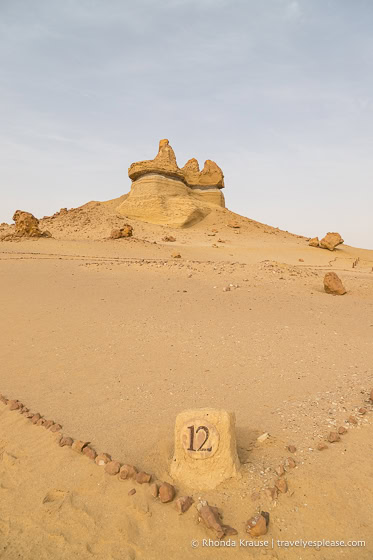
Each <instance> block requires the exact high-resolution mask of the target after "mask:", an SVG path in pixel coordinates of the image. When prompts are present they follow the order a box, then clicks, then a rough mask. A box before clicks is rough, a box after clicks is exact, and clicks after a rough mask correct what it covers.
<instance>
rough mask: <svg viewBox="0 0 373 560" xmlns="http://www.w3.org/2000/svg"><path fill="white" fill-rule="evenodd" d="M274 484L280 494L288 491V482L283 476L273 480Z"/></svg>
mask: <svg viewBox="0 0 373 560" xmlns="http://www.w3.org/2000/svg"><path fill="white" fill-rule="evenodd" d="M275 486H276V488H277V490H278V491H279V492H281V493H282V494H285V493H286V492H287V491H288V483H287V482H286V479H285V478H278V479H277V480H276V482H275Z"/></svg>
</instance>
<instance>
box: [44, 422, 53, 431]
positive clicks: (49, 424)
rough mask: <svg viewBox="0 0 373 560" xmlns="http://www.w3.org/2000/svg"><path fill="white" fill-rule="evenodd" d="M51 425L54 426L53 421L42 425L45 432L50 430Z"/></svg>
mask: <svg viewBox="0 0 373 560" xmlns="http://www.w3.org/2000/svg"><path fill="white" fill-rule="evenodd" d="M53 425H54V422H53V420H47V421H46V422H45V424H44V428H45V429H46V430H49V428H51V427H52V426H53Z"/></svg>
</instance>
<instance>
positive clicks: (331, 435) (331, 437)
mask: <svg viewBox="0 0 373 560" xmlns="http://www.w3.org/2000/svg"><path fill="white" fill-rule="evenodd" d="M336 441H341V438H340V437H339V435H338V432H329V435H328V442H329V443H335V442H336Z"/></svg>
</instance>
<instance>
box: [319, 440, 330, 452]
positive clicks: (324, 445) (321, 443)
mask: <svg viewBox="0 0 373 560" xmlns="http://www.w3.org/2000/svg"><path fill="white" fill-rule="evenodd" d="M317 449H318V450H319V451H324V449H328V446H327V445H326V443H324V442H320V443H318V444H317Z"/></svg>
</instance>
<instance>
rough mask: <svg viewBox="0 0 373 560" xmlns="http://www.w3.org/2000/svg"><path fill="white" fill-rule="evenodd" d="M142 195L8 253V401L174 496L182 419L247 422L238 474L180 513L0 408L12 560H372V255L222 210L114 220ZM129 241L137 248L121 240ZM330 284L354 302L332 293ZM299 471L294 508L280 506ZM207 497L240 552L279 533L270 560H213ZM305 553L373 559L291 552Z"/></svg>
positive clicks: (1, 468) (1, 473) (5, 535)
mask: <svg viewBox="0 0 373 560" xmlns="http://www.w3.org/2000/svg"><path fill="white" fill-rule="evenodd" d="M126 196H127V195H124V196H123V197H121V198H120V199H116V200H114V201H108V202H102V203H101V202H90V203H88V204H86V205H84V206H83V207H81V208H77V209H71V210H69V211H66V210H63V211H61V212H59V213H57V214H56V215H54V216H53V217H46V218H44V219H42V220H40V228H41V230H48V231H49V232H50V234H51V235H52V237H51V238H35V239H24V238H19V239H13V240H12V241H2V242H0V259H1V263H0V286H1V290H0V297H1V311H2V312H1V332H2V336H1V340H0V348H1V356H2V363H1V373H0V393H1V394H2V395H4V396H5V397H6V398H7V399H18V400H19V401H21V402H22V403H23V404H24V405H25V406H26V407H28V408H29V409H30V410H32V411H33V412H35V413H36V412H39V413H40V414H41V415H42V416H43V417H44V418H46V419H52V420H54V422H58V423H59V424H60V425H61V426H62V433H63V435H64V436H70V437H72V438H73V439H80V440H83V441H89V442H90V445H91V446H92V447H93V448H94V449H96V450H97V452H107V453H109V454H110V455H111V456H112V458H113V459H116V460H118V461H119V462H121V463H130V464H133V465H136V466H137V468H138V469H140V470H144V471H146V472H148V473H151V474H152V476H153V480H160V481H168V482H170V483H173V481H172V479H171V477H170V474H169V467H170V461H171V458H172V453H173V437H174V436H173V429H174V423H175V418H176V415H177V414H178V413H179V412H181V411H183V410H184V409H187V408H202V407H214V408H222V409H225V410H228V411H232V412H234V413H235V414H236V419H237V429H236V437H237V446H238V456H239V459H240V463H241V468H240V472H239V476H238V477H236V478H234V479H231V480H228V481H227V482H225V483H224V484H223V485H221V486H219V487H218V488H216V489H215V490H211V491H206V492H200V491H198V492H194V491H193V489H191V488H183V487H180V485H178V484H177V483H175V487H176V492H177V495H176V497H178V496H183V495H187V494H189V495H191V496H192V497H193V499H194V501H195V504H194V505H193V506H192V507H191V508H190V509H189V510H188V511H187V512H186V513H184V514H182V515H178V513H177V512H176V510H175V505H174V503H173V502H171V503H168V504H162V503H160V502H159V500H157V499H155V498H153V497H152V496H151V494H150V492H149V485H148V484H143V485H139V484H137V483H136V482H134V481H132V480H126V481H122V482H119V481H118V480H117V478H116V477H114V476H110V475H108V474H107V473H105V471H104V469H103V468H102V467H98V466H97V465H96V464H95V463H94V462H93V461H91V460H90V459H89V458H87V457H85V456H83V455H79V454H77V453H75V452H74V451H73V450H72V449H71V448H70V447H68V446H66V447H62V448H61V447H59V446H58V445H57V444H56V434H53V433H51V432H50V431H49V430H45V429H44V427H43V426H35V425H33V424H32V423H31V422H30V421H29V420H28V419H27V418H26V417H25V416H24V415H21V414H19V412H18V411H11V410H9V406H7V405H6V404H4V403H0V418H1V421H0V558H2V559H4V560H10V559H14V558H23V559H24V560H36V559H38V560H39V559H50V558H54V559H75V558H76V559H86V558H87V559H88V558H100V559H102V560H106V559H107V560H112V559H116V560H122V559H123V560H127V559H143V560H153V559H154V560H159V559H161V558H170V559H205V558H214V559H219V558H222V559H223V558H224V559H226V558H261V557H265V558H277V559H280V560H281V559H285V558H286V559H290V560H293V559H294V560H298V559H308V558H309V559H313V558H315V559H316V558H317V559H324V558H325V559H329V558H330V559H334V558H345V559H346V560H350V559H351V560H354V559H356V560H357V559H359V560H365V559H366V560H368V559H370V558H372V557H373V535H372V526H373V508H372V503H373V471H372V462H371V461H372V451H373V443H372V442H373V437H372V436H373V403H372V402H371V401H370V400H369V394H370V391H371V389H372V387H373V375H372V363H373V344H372V340H373V336H372V335H373V314H372V311H373V282H372V280H373V273H372V267H373V251H369V250H364V249H357V248H354V247H350V246H348V245H347V244H342V245H339V246H338V247H337V248H336V249H335V250H334V251H328V250H325V249H322V248H318V247H310V246H309V245H308V241H309V240H308V239H306V238H304V237H302V236H298V235H294V234H291V233H288V232H284V231H281V230H279V229H277V228H273V227H271V226H267V225H264V224H260V223H258V222H255V221H254V220H251V219H248V218H244V217H242V216H239V215H236V214H233V213H232V212H229V210H227V209H225V208H224V207H220V206H219V207H218V206H216V207H212V206H211V208H210V209H209V213H207V215H206V216H204V217H203V219H201V221H199V222H198V223H194V224H193V225H191V226H190V227H187V228H176V227H175V228H174V227H168V226H166V225H160V224H151V223H146V222H144V221H139V220H136V219H133V218H130V219H129V218H128V217H125V216H123V215H121V214H120V213H118V212H117V210H116V209H117V208H118V206H120V205H121V204H122V203H123V202H124V201H125V200H126ZM124 224H130V225H131V226H132V227H133V236H132V237H130V238H123V239H115V240H114V239H110V233H111V230H112V229H113V228H120V227H122V226H123V225H124ZM232 225H234V226H236V227H232ZM13 229H14V226H8V225H2V226H1V227H0V233H1V234H3V235H6V234H9V233H11V232H12V231H13ZM324 233H325V232H315V235H320V236H321V237H322V236H323V235H324ZM342 233H343V232H342ZM165 236H168V237H170V236H171V237H174V238H175V241H173V242H169V241H165V240H164V238H165ZM347 241H348V240H347ZM347 241H346V243H347ZM174 253H179V254H180V258H174V257H172V254H174ZM329 271H335V272H337V274H338V276H339V277H340V278H341V279H342V281H343V284H344V286H345V288H346V290H347V293H346V294H345V295H343V296H333V295H330V294H327V293H326V292H325V291H324V288H323V278H324V275H325V273H326V272H329ZM361 408H363V409H364V410H361V411H360V412H359V409H361ZM351 415H352V416H353V419H355V423H352V421H351V419H350V421H348V418H349V417H350V416H351ZM341 426H343V427H346V428H347V433H346V434H344V435H342V436H341V440H340V441H338V442H335V443H329V442H326V444H327V446H328V448H327V449H325V450H323V451H319V450H318V448H317V446H318V444H320V443H321V442H325V441H326V439H327V437H328V434H329V432H330V431H336V430H337V429H338V428H339V427H341ZM263 433H268V434H269V436H268V437H267V438H266V439H265V440H264V441H263V442H261V443H260V442H259V441H257V438H258V437H259V436H260V435H261V434H263ZM289 445H293V446H294V447H295V448H296V450H295V451H294V450H293V452H292V453H291V452H290V451H289V450H288V449H287V446H289ZM289 456H291V457H292V458H293V459H294V461H295V468H287V470H286V471H287V472H285V473H284V475H283V477H284V478H285V479H286V480H287V484H288V491H287V492H286V493H284V494H281V493H280V494H279V496H278V497H277V498H276V499H275V500H271V499H270V497H269V496H268V495H267V494H266V492H265V489H266V488H268V487H272V486H273V481H274V480H276V478H277V474H276V468H278V467H279V466H280V465H281V464H283V463H284V461H286V459H287V457H289ZM132 488H135V489H136V493H135V494H133V495H128V492H129V491H130V490H131V489H132ZM199 499H204V500H208V503H209V504H210V505H213V506H217V507H218V508H219V510H220V511H221V513H222V515H223V520H224V523H226V524H228V525H230V526H232V527H234V528H235V529H236V530H237V531H238V535H237V536H234V537H230V538H231V539H234V540H236V541H237V542H238V541H239V539H250V540H252V539H251V538H250V537H249V536H248V534H247V533H246V532H245V522H246V521H247V520H248V519H249V518H250V517H251V516H253V515H255V514H256V513H257V512H260V511H262V510H264V511H266V512H269V514H270V523H269V526H268V533H267V534H266V535H265V536H263V537H261V539H259V540H258V539H254V541H255V542H256V544H257V546H256V547H251V548H250V547H249V546H243V545H242V546H236V547H235V548H232V547H231V548H229V547H228V546H223V545H219V546H218V545H217V544H216V543H215V546H214V545H211V546H208V547H207V546H203V539H209V538H210V539H213V540H214V541H216V538H215V537H214V534H213V532H212V531H211V530H209V529H207V528H206V527H204V525H203V523H198V513H197V509H196V507H195V505H196V504H197V503H198V500H199ZM264 539H268V540H269V545H268V546H267V547H263V546H261V547H259V545H258V543H259V542H260V540H261V541H263V540H264ZM272 539H273V540H274V545H273V547H272V544H271V543H272ZM296 539H303V540H322V539H327V540H333V541H336V540H344V541H346V542H347V541H349V540H353V541H365V545H364V546H360V547H352V546H350V547H325V546H322V547H319V548H318V549H317V548H315V547H307V548H296V547H289V546H288V547H287V548H285V547H284V546H279V545H278V544H276V541H277V540H284V541H291V540H296ZM226 540H227V538H225V541H226ZM192 541H198V543H199V546H197V547H195V548H193V547H192V544H191V543H192Z"/></svg>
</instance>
